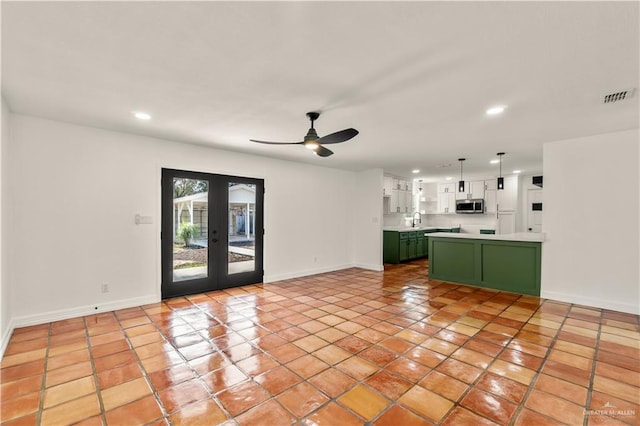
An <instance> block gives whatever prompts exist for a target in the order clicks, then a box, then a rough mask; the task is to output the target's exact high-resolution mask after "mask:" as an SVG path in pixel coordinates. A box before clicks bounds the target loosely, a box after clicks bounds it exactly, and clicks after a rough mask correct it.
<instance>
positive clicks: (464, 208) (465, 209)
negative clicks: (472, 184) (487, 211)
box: [456, 199, 484, 214]
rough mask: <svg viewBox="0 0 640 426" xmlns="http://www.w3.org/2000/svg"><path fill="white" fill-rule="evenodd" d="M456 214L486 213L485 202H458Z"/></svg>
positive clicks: (478, 200) (479, 200)
mask: <svg viewBox="0 0 640 426" xmlns="http://www.w3.org/2000/svg"><path fill="white" fill-rule="evenodd" d="M456 213H461V214H463V213H466V214H469V213H484V200H482V199H475V200H456Z"/></svg>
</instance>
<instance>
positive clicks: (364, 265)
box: [353, 263, 384, 272]
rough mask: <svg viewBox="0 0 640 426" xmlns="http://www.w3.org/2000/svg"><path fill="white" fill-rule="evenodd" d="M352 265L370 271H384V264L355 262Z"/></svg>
mask: <svg viewBox="0 0 640 426" xmlns="http://www.w3.org/2000/svg"><path fill="white" fill-rule="evenodd" d="M353 266H354V267H356V268H362V269H368V270H370V271H377V272H382V271H384V265H374V264H367V263H356V264H355V265H353Z"/></svg>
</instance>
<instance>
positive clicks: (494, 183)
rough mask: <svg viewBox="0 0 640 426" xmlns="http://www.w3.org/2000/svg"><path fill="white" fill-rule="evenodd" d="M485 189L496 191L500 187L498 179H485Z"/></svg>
mask: <svg viewBox="0 0 640 426" xmlns="http://www.w3.org/2000/svg"><path fill="white" fill-rule="evenodd" d="M484 189H485V191H491V190H493V191H495V190H497V189H498V180H497V178H496V179H491V180H485V181H484Z"/></svg>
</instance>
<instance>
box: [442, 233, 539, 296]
mask: <svg viewBox="0 0 640 426" xmlns="http://www.w3.org/2000/svg"><path fill="white" fill-rule="evenodd" d="M429 255H430V256H429V278H431V279H437V280H442V281H452V282H458V283H462V284H471V285H475V286H478V287H486V288H492V289H496V290H505V291H510V292H513V293H519V294H529V295H532V296H540V265H541V243H540V242H531V241H505V240H486V239H471V238H469V239H466V238H449V237H444V236H443V237H429Z"/></svg>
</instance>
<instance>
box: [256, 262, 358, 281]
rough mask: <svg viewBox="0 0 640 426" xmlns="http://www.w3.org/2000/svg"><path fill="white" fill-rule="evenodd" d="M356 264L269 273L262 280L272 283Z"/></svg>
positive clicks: (351, 266) (350, 266)
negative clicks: (284, 272)
mask: <svg viewBox="0 0 640 426" xmlns="http://www.w3.org/2000/svg"><path fill="white" fill-rule="evenodd" d="M355 266H356V265H354V264H352V263H350V264H346V265H335V266H327V267H324V268H317V269H307V270H304V271H297V272H289V273H286V274H275V275H269V274H265V276H264V278H263V279H262V282H264V283H265V284H266V283H272V282H275V281H283V280H290V279H292V278H301V277H308V276H309V275H316V274H324V273H325V272H333V271H339V270H342V269H348V268H354V267H355Z"/></svg>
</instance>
